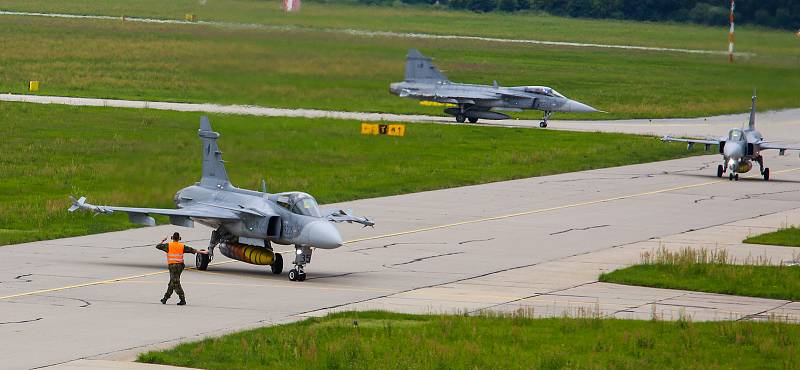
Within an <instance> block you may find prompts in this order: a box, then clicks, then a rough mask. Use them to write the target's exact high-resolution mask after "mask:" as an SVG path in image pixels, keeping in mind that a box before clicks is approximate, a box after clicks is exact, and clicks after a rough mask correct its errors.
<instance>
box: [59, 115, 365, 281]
mask: <svg viewBox="0 0 800 370" xmlns="http://www.w3.org/2000/svg"><path fill="white" fill-rule="evenodd" d="M199 135H200V140H201V141H202V144H203V146H202V160H203V173H202V177H201V179H200V182H198V183H195V184H194V185H191V186H189V187H186V188H183V189H181V190H179V191H178V192H177V193H176V194H175V199H174V201H175V205H176V206H177V209H160V208H135V207H116V206H96V205H92V204H89V203H86V198H85V197H81V198H80V199H78V200H75V199H74V198H72V207H70V208H69V211H70V212H74V211H76V210H79V209H80V210H86V211H92V212H95V213H103V214H108V213H113V212H126V213H127V214H128V217H129V219H130V221H131V222H133V223H138V224H143V225H149V226H154V225H155V220H154V219H153V218H152V217H150V216H149V215H151V214H155V215H164V216H168V217H169V221H170V223H171V224H173V225H178V226H185V227H193V226H194V222H195V221H196V222H199V223H201V224H203V225H206V226H209V227H211V228H214V229H215V230H214V231H213V232H212V233H211V241H210V243H209V254H208V255H205V254H197V262H196V263H197V268H198V269H199V270H205V269H207V268H208V263H209V262H210V261H211V260H212V259H213V258H214V248H215V247H217V246H218V247H219V250H220V252H222V254H223V255H225V256H227V257H229V258H233V259H236V260H239V261H242V262H247V263H251V264H255V265H269V266H270V267H271V270H272V273H274V274H280V273H281V272H282V271H283V257H282V256H281V255H280V253H275V252H273V249H272V245H271V243H276V244H284V245H291V244H294V246H295V258H294V266H295V268H293V269H291V270H290V271H289V280H292V281H303V280H305V279H306V273H305V271H303V268H304V266H305V265H307V264H309V263H311V252H312V250H313V248H322V249H333V248H338V247H339V246H341V245H342V243H343V242H342V237H341V235H340V234H339V231H338V230H337V229H336V227H335V226H334V225H333V223H334V222H348V223H352V222H355V223H359V224H362V225H364V226H374V225H375V224H374V222H372V221H371V220H369V219H368V218H366V217H357V216H354V215H352V214H351V213H350V212H349V211H345V210H332V211H328V212H325V211H320V210H319V207H318V206H317V202H316V201H315V200H314V198H313V197H312V196H310V195H308V194H306V193H301V192H285V193H277V194H270V193H267V191H266V185H265V183H264V182H262V188H263V189H262V190H263V192H258V191H253V190H247V189H240V188H237V187H235V186H233V185H232V184H231V183H230V180H228V174H227V172H226V171H225V164H224V162H223V161H222V152H220V151H219V147H218V146H217V138H218V137H219V134H218V133H216V132H214V131H212V130H211V124H210V123H209V121H208V118H207V117H202V118H201V119H200V130H199Z"/></svg>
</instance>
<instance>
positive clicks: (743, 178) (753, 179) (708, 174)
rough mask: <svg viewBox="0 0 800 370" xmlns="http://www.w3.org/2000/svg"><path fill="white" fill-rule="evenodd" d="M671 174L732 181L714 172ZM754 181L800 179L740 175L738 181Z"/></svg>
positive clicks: (793, 182)
mask: <svg viewBox="0 0 800 370" xmlns="http://www.w3.org/2000/svg"><path fill="white" fill-rule="evenodd" d="M670 175H676V176H688V177H697V178H703V179H709V180H728V181H730V180H729V179H728V176H722V177H717V175H715V174H713V173H692V172H673V173H670ZM752 181H757V182H778V183H787V184H798V183H800V181H796V180H787V179H781V178H774V177H770V178H769V181H764V179H763V178H762V177H741V176H740V177H739V181H738V182H752ZM731 182H737V181H731Z"/></svg>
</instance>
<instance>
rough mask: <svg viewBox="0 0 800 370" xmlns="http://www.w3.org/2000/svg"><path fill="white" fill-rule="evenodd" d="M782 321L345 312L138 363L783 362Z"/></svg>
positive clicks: (555, 365)
mask: <svg viewBox="0 0 800 370" xmlns="http://www.w3.org/2000/svg"><path fill="white" fill-rule="evenodd" d="M798 338H800V326H798V325H792V324H787V323H782V322H761V323H756V322H705V323H693V322H690V321H686V320H683V321H678V322H664V321H628V320H611V319H609V320H604V319H598V318H592V317H590V318H558V319H528V318H523V317H505V318H504V317H497V316H494V317H492V316H442V315H437V316H414V315H402V314H392V313H385V312H348V313H339V314H334V315H329V316H327V317H324V318H311V319H307V320H304V321H301V322H298V323H292V324H287V325H280V326H273V327H266V328H260V329H255V330H248V331H244V332H240V333H235V334H230V335H226V336H223V337H221V338H214V339H205V340H202V341H199V342H194V343H187V344H181V345H179V346H177V347H175V348H174V349H170V350H166V351H163V352H149V353H145V354H142V355H140V356H139V361H140V362H149V363H157V364H169V365H177V366H186V367H196V368H202V369H266V368H269V369H733V368H736V369H788V368H796V366H797V363H796V361H797V358H798V356H800V352H798V348H800V347H798V344H800V342H798Z"/></svg>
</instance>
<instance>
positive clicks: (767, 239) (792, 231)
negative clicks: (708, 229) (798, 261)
mask: <svg viewBox="0 0 800 370" xmlns="http://www.w3.org/2000/svg"><path fill="white" fill-rule="evenodd" d="M744 242H745V243H750V244H767V245H784V246H787V247H800V228H797V227H788V228H785V229H780V230H778V231H773V232H771V233H765V234H760V235H754V236H751V237H749V238H747V239H745V240H744Z"/></svg>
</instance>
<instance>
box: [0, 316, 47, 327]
mask: <svg viewBox="0 0 800 370" xmlns="http://www.w3.org/2000/svg"><path fill="white" fill-rule="evenodd" d="M42 319H43V317H37V318H35V319H30V320H22V321H6V322H0V325H7V324H24V323H28V322H34V321H39V320H42Z"/></svg>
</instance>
